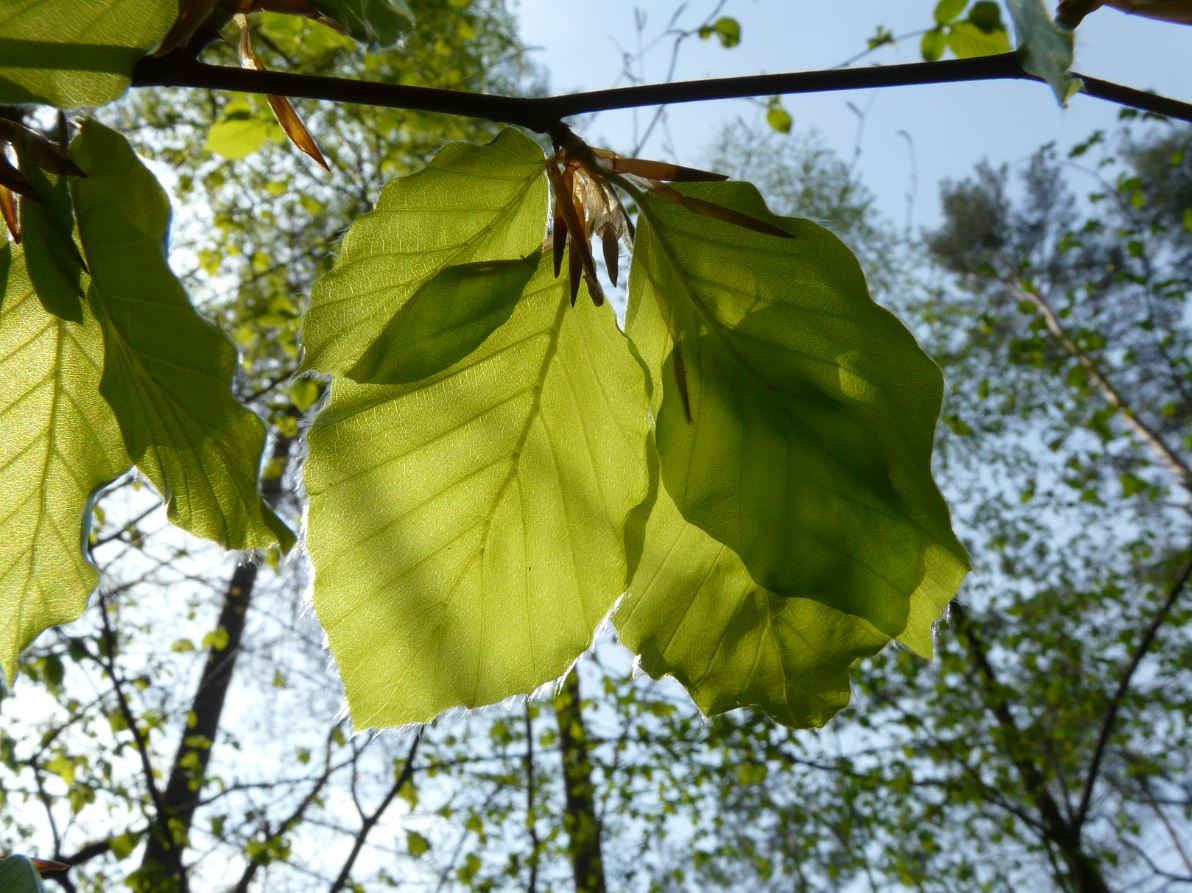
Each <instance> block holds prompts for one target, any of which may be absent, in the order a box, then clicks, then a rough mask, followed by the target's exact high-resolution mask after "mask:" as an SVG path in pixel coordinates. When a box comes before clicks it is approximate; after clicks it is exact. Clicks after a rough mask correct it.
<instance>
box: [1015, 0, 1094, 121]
mask: <svg viewBox="0 0 1192 893" xmlns="http://www.w3.org/2000/svg"><path fill="white" fill-rule="evenodd" d="M1007 5H1008V6H1009V8H1010V17H1011V18H1012V19H1013V20H1014V30H1015V32H1016V33H1017V35H1018V54H1019V56H1020V57H1021V61H1022V67H1023V68H1024V69H1025V70H1026V71H1029V72H1030V73H1031V74H1033V75H1035V76H1037V77H1040V78H1042V79H1043V80H1045V81H1046V82H1047V83H1048V84H1050V85H1051V91H1052V92H1053V93H1054V94H1055V98H1056V99H1057V100H1059V103H1060V105H1067V103H1068V100H1069V99H1070V98H1071V97H1072V95H1073V94H1074V93H1076V92H1077V91H1079V90H1080V81H1079V80H1078V79H1077V78H1074V77H1072V75H1070V74H1069V73H1068V70H1069V69H1070V68H1071V67H1072V46H1073V43H1072V32H1071V31H1069V30H1068V29H1067V28H1065V27H1063V26H1062V25H1058V24H1056V23H1055V22H1053V21H1052V20H1051V16H1049V15H1048V14H1047V9H1046V7H1045V6H1044V5H1043V0H1007Z"/></svg>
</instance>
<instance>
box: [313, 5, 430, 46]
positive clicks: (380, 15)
mask: <svg viewBox="0 0 1192 893" xmlns="http://www.w3.org/2000/svg"><path fill="white" fill-rule="evenodd" d="M310 5H311V6H313V7H314V8H315V9H317V10H318V11H319V12H321V13H323V14H324V15H325V16H327V17H328V18H329V19H332V20H333V21H335V22H338V23H339V24H340V25H342V26H343V28H344V30H345V31H347V32H348V34H350V35H351V36H352V37H354V38H356V39H357V40H359V41H361V42H362V43H365V44H367V45H368V46H370V47H372V48H374V49H380V48H384V47H390V46H393V45H394V44H395V43H397V42H398V40H400V39H401V36H402V35H403V34H405V33H406V31H407V30H409V28H410V24H411V22H412V21H413V19H414V14H413V13H412V12H411V11H410V7H409V6H408V5H407V4H406V2H405V0H310Z"/></svg>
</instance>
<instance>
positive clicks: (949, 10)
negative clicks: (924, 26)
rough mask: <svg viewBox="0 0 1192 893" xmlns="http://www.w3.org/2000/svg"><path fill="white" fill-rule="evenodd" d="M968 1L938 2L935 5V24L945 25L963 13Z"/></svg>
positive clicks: (950, 0)
mask: <svg viewBox="0 0 1192 893" xmlns="http://www.w3.org/2000/svg"><path fill="white" fill-rule="evenodd" d="M967 4H968V0H939V2H938V3H937V4H936V5H935V23H936V24H937V25H946V24H948V23H949V22H951V21H952V20H953V19H955V18H956V17H957V16H958V15H960V14H961V13H962V12H964V7H965V6H966V5H967Z"/></svg>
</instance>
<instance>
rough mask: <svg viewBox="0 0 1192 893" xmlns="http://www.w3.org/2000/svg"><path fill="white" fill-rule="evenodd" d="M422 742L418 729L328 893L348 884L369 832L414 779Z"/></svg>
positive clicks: (365, 820) (365, 818) (365, 817)
mask: <svg viewBox="0 0 1192 893" xmlns="http://www.w3.org/2000/svg"><path fill="white" fill-rule="evenodd" d="M420 741H422V729H419V730H418V731H417V732H416V733H415V734H414V740H413V741H412V742H410V750H409V752H407V753H406V762H405V765H403V766H402V767H401V772H399V773H398V776H397V778H396V779H395V780H394V782H393V785H392V787H390V788H389V792H388V793H387V794H386V795H385V799H383V800H382V801H381V804H380V805H379V806H378V807H377V808H376V809H375V810H373V812H372V813H371V814H370V815H367V816H364V817H363V818H364V822H363V823H362V824H361V826H360V830H359V831H357V832H356V839H355V841H354V842H353V844H352V851H351V852H350V853H348V858H347V859H345V860H344V864H343V866H342V867H341V868H340V870H339V875H338V876H337V877H336V878H335V880H334V881H333V882H332V883H331V887H330V889H329V890H328V893H339V891H340V890H342V889H344V887H345V886H346V885H347V883H348V878H349V877H350V876H351V874H352V866H354V865H355V864H356V858H357V857H358V856H359V855H360V851H361V850H363V849H364V844H365V841H366V840H367V839H368V835H369V832H371V831H372V829H373V827H374V826H375V825H376V824H377V822H379V821H380V820H381V816H383V815H384V814H385V810H387V809H388V808H389V805H390V804H391V803H392V802H393V801H394V799H395V798H396V797H397V795H398V794H399V793H401V789H402V788H403V787H405V785H406V782H408V781H409V780H410V779H411V778H413V777H414V757H415V756H416V755H417V753H418V744H419V742H420Z"/></svg>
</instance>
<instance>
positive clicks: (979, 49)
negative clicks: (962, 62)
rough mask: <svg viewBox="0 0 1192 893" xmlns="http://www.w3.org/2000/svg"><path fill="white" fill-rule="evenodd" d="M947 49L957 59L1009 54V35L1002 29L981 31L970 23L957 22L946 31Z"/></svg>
mask: <svg viewBox="0 0 1192 893" xmlns="http://www.w3.org/2000/svg"><path fill="white" fill-rule="evenodd" d="M948 49H950V50H951V51H952V52H953V53H955V54H956V57H957V58H958V59H971V58H973V57H974V56H993V55H995V54H997V53H1008V52H1010V35H1009V34H1008V33H1007V32H1006V30H1005V29H1004V28H1003V29H1001V30H996V31H982V30H981V29H980V28H978V27H977V26H976V25H974V24H973V23H972V22H957V23H956V24H955V25H953V26H952V27H951V28H950V29H949V31H948Z"/></svg>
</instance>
